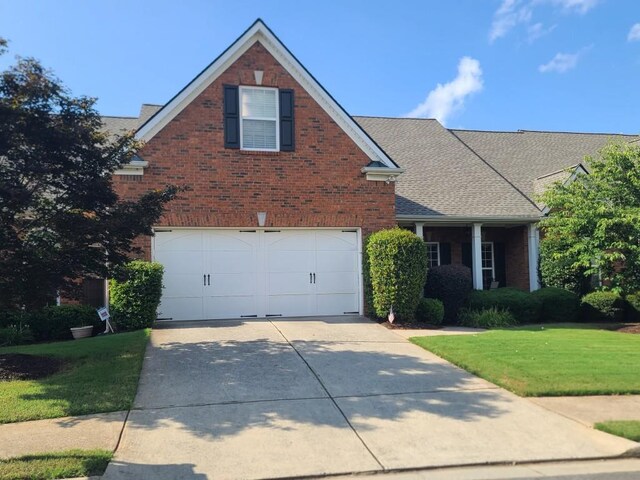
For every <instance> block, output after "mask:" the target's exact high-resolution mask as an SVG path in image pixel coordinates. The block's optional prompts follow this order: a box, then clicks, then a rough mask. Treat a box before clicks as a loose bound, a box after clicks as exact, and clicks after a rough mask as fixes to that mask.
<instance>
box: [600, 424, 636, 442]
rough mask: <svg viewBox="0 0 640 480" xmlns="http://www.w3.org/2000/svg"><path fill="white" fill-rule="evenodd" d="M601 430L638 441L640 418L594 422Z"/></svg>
mask: <svg viewBox="0 0 640 480" xmlns="http://www.w3.org/2000/svg"><path fill="white" fill-rule="evenodd" d="M595 427H596V429H598V430H602V431H603V432H607V433H610V434H612V435H617V436H619V437H624V438H628V439H629V440H633V441H634V442H640V420H615V421H610V422H602V423H596V424H595Z"/></svg>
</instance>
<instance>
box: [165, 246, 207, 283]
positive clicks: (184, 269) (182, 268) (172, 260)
mask: <svg viewBox="0 0 640 480" xmlns="http://www.w3.org/2000/svg"><path fill="white" fill-rule="evenodd" d="M155 260H156V261H157V262H160V263H161V264H162V265H163V266H164V272H165V277H170V276H172V275H188V274H192V275H194V274H196V273H202V272H203V269H204V265H203V258H202V252H200V251H189V250H187V251H162V252H158V254H156V256H155Z"/></svg>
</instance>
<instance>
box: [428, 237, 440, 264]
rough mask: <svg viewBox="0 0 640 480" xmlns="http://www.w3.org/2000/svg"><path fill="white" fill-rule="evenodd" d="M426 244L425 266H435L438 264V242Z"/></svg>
mask: <svg viewBox="0 0 640 480" xmlns="http://www.w3.org/2000/svg"><path fill="white" fill-rule="evenodd" d="M426 246H427V267H429V268H431V267H437V266H438V265H440V243H439V242H426Z"/></svg>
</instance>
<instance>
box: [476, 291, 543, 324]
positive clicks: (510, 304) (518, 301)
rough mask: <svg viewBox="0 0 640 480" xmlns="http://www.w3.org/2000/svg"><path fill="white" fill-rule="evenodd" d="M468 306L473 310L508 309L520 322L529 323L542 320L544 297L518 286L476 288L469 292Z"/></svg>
mask: <svg viewBox="0 0 640 480" xmlns="http://www.w3.org/2000/svg"><path fill="white" fill-rule="evenodd" d="M467 306H468V307H469V308H470V309H472V310H483V309H490V308H496V309H498V310H508V311H509V312H511V313H512V314H513V316H514V317H515V319H516V320H517V321H518V322H519V323H522V324H527V323H536V322H538V321H539V320H540V313H541V311H542V299H541V298H539V297H536V296H533V295H531V294H530V293H529V292H523V291H522V290H518V289H517V288H497V289H495V290H474V291H473V292H471V294H469V297H468V299H467Z"/></svg>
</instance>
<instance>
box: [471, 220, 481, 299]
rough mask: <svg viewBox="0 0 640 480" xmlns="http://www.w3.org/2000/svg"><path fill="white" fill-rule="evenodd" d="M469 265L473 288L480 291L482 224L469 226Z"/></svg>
mask: <svg viewBox="0 0 640 480" xmlns="http://www.w3.org/2000/svg"><path fill="white" fill-rule="evenodd" d="M471 264H472V265H473V269H472V270H473V288H475V289H476V290H482V224H481V223H474V224H473V225H472V226H471Z"/></svg>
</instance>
